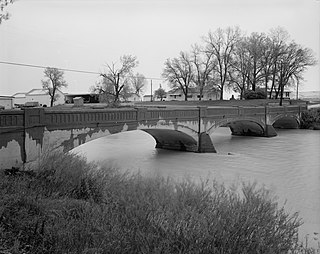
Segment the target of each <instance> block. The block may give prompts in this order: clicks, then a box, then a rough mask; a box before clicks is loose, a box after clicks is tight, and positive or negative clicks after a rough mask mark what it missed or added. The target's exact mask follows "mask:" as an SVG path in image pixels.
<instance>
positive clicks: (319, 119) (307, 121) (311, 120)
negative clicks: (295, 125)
mask: <svg viewBox="0 0 320 254" xmlns="http://www.w3.org/2000/svg"><path fill="white" fill-rule="evenodd" d="M317 124H318V125H320V108H313V109H310V110H308V111H305V112H302V113H301V122H300V127H301V128H302V129H309V128H313V127H314V126H315V125H317Z"/></svg>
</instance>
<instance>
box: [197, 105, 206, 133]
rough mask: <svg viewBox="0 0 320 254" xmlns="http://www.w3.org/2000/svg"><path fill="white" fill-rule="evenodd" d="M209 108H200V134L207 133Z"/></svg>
mask: <svg viewBox="0 0 320 254" xmlns="http://www.w3.org/2000/svg"><path fill="white" fill-rule="evenodd" d="M207 108H208V107H203V106H198V109H199V113H198V134H200V133H202V132H205V131H206V130H205V122H206V121H205V119H206V118H207Z"/></svg>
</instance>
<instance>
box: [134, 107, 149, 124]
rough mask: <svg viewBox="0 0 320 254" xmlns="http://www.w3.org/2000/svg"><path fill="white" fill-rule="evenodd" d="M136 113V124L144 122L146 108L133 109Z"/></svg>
mask: <svg viewBox="0 0 320 254" xmlns="http://www.w3.org/2000/svg"><path fill="white" fill-rule="evenodd" d="M135 109H136V112H137V122H141V121H144V120H146V113H147V108H135Z"/></svg>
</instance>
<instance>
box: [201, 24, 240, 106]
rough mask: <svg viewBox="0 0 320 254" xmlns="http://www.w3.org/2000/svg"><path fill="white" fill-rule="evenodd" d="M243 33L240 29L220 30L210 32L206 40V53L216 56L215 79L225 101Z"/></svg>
mask: <svg viewBox="0 0 320 254" xmlns="http://www.w3.org/2000/svg"><path fill="white" fill-rule="evenodd" d="M240 35H241V31H240V29H239V28H238V27H236V28H231V27H228V28H226V29H221V28H218V29H217V30H216V31H215V32H209V33H208V36H207V37H205V38H204V41H205V42H206V51H208V52H212V54H213V55H214V60H213V61H214V65H215V68H214V69H213V74H212V76H213V79H214V80H216V81H218V82H219V83H218V84H217V85H218V87H219V89H220V100H223V91H224V88H225V85H226V84H228V83H227V81H228V75H229V70H230V68H231V59H232V54H233V53H234V50H235V46H236V44H237V43H238V41H239V38H240Z"/></svg>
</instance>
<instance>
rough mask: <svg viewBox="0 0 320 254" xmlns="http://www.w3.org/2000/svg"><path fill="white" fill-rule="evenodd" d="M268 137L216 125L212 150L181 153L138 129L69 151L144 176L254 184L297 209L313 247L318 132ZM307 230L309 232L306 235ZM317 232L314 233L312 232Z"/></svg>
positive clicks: (318, 197) (318, 223)
mask: <svg viewBox="0 0 320 254" xmlns="http://www.w3.org/2000/svg"><path fill="white" fill-rule="evenodd" d="M277 133H278V136H276V137H272V138H261V137H242V136H232V135H231V133H230V130H229V128H219V129H217V130H216V131H215V133H214V134H213V136H212V140H213V144H214V146H215V148H216V150H217V151H218V153H217V154H213V153H203V154H199V153H187V152H178V151H169V150H162V149H156V148H155V141H154V139H153V138H152V137H151V136H150V135H149V134H147V133H145V132H143V131H130V132H123V133H120V134H115V135H110V136H107V137H104V138H100V139H97V140H94V141H91V142H89V143H87V144H84V145H82V146H80V147H77V148H76V149H74V150H75V151H76V152H79V153H80V154H83V155H85V156H86V157H87V158H88V160H89V161H98V162H99V163H102V164H107V165H110V164H111V163H112V165H114V166H117V167H118V168H119V169H121V170H128V171H129V172H133V173H135V172H140V173H141V174H142V175H144V176H147V177H157V176H161V177H170V178H172V179H174V180H182V179H185V178H188V179H191V180H193V181H197V182H200V181H201V180H206V179H215V180H217V181H218V182H220V183H224V184H225V185H226V186H231V185H233V184H235V185H238V186H239V185H241V183H242V182H257V183H258V184H259V185H264V186H265V187H266V188H268V189H270V190H271V191H272V194H273V195H275V196H277V197H278V201H279V205H284V204H285V207H286V209H287V211H289V212H290V213H293V212H296V211H297V212H299V214H300V216H301V217H302V218H303V221H304V224H303V225H302V226H301V228H300V237H302V236H303V237H304V238H303V239H304V241H305V237H306V236H307V237H308V244H309V245H315V246H316V245H317V244H318V241H319V240H315V239H314V236H315V235H314V232H316V233H320V132H319V131H313V130H299V129H294V130H277ZM307 234H309V235H307ZM318 236H319V235H318Z"/></svg>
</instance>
